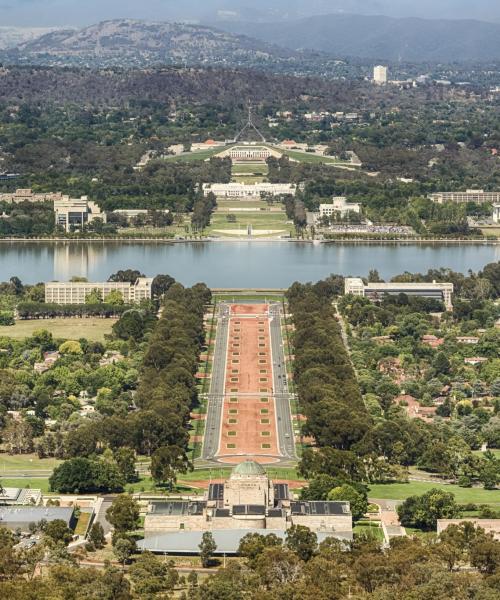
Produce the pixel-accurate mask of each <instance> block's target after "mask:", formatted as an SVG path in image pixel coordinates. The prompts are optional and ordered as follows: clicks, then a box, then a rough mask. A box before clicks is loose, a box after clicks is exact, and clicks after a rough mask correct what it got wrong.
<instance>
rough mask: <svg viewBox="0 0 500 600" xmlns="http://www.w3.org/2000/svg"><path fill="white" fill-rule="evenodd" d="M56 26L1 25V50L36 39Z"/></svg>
mask: <svg viewBox="0 0 500 600" xmlns="http://www.w3.org/2000/svg"><path fill="white" fill-rule="evenodd" d="M55 29H57V28H56V27H0V50H5V49H6V48H14V47H15V46H17V45H18V44H22V43H23V42H27V41H29V40H34V39H36V38H39V37H40V36H42V35H45V34H46V33H50V32H51V31H54V30H55Z"/></svg>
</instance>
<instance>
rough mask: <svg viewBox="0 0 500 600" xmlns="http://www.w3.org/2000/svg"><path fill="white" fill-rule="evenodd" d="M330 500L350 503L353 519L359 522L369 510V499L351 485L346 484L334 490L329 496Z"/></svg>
mask: <svg viewBox="0 0 500 600" xmlns="http://www.w3.org/2000/svg"><path fill="white" fill-rule="evenodd" d="M328 500H339V501H345V502H349V506H350V507H351V513H352V518H353V520H354V521H358V520H359V519H361V517H362V516H363V515H364V514H365V513H366V511H367V510H368V499H367V497H366V494H364V495H363V494H362V493H361V492H359V491H358V490H356V489H355V488H353V487H352V486H351V485H348V484H344V485H341V486H339V487H336V488H333V490H331V491H330V492H329V494H328Z"/></svg>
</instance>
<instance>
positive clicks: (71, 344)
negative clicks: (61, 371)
mask: <svg viewBox="0 0 500 600" xmlns="http://www.w3.org/2000/svg"><path fill="white" fill-rule="evenodd" d="M59 352H60V353H61V354H83V350H82V346H81V344H80V342H77V341H75V340H68V341H66V342H63V343H62V344H61V345H60V346H59Z"/></svg>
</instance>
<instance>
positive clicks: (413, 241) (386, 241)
mask: <svg viewBox="0 0 500 600" xmlns="http://www.w3.org/2000/svg"><path fill="white" fill-rule="evenodd" d="M227 242H229V243H248V242H251V243H254V242H255V243H266V244H268V243H276V244H283V243H285V244H311V245H323V244H325V245H353V244H354V245H362V244H377V245H391V246H394V245H401V246H413V245H424V244H430V245H438V246H450V245H473V246H474V245H476V246H500V239H498V240H480V239H474V240H459V239H446V238H444V239H435V240H434V239H410V240H403V239H398V240H390V239H375V238H353V239H334V240H331V239H328V240H301V239H297V238H290V239H287V238H283V239H276V238H266V237H248V238H243V237H241V238H229V237H228V238H202V239H184V240H175V239H162V238H144V239H140V238H53V237H52V238H0V243H4V244H7V243H9V244H13V243H14V244H29V243H34V244H56V243H70V244H76V243H77V244H81V243H87V244H93V243H99V244H109V243H114V244H117V243H118V244H131V243H132V244H167V245H169V244H206V243H210V244H212V243H215V244H218V243H224V244H225V243H227Z"/></svg>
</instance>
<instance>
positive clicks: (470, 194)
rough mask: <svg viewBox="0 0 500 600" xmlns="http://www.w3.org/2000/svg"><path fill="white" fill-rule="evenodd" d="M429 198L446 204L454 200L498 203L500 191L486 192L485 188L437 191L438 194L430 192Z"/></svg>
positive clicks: (455, 201) (456, 202) (457, 202)
mask: <svg viewBox="0 0 500 600" xmlns="http://www.w3.org/2000/svg"><path fill="white" fill-rule="evenodd" d="M429 198H430V199H431V200H432V201H433V202H437V204H444V203H445V202H454V203H455V204H462V203H467V202H474V203H475V204H483V203H487V202H490V203H491V204H498V203H499V202H500V192H485V191H484V190H466V191H465V192H437V193H436V194H430V195H429Z"/></svg>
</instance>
